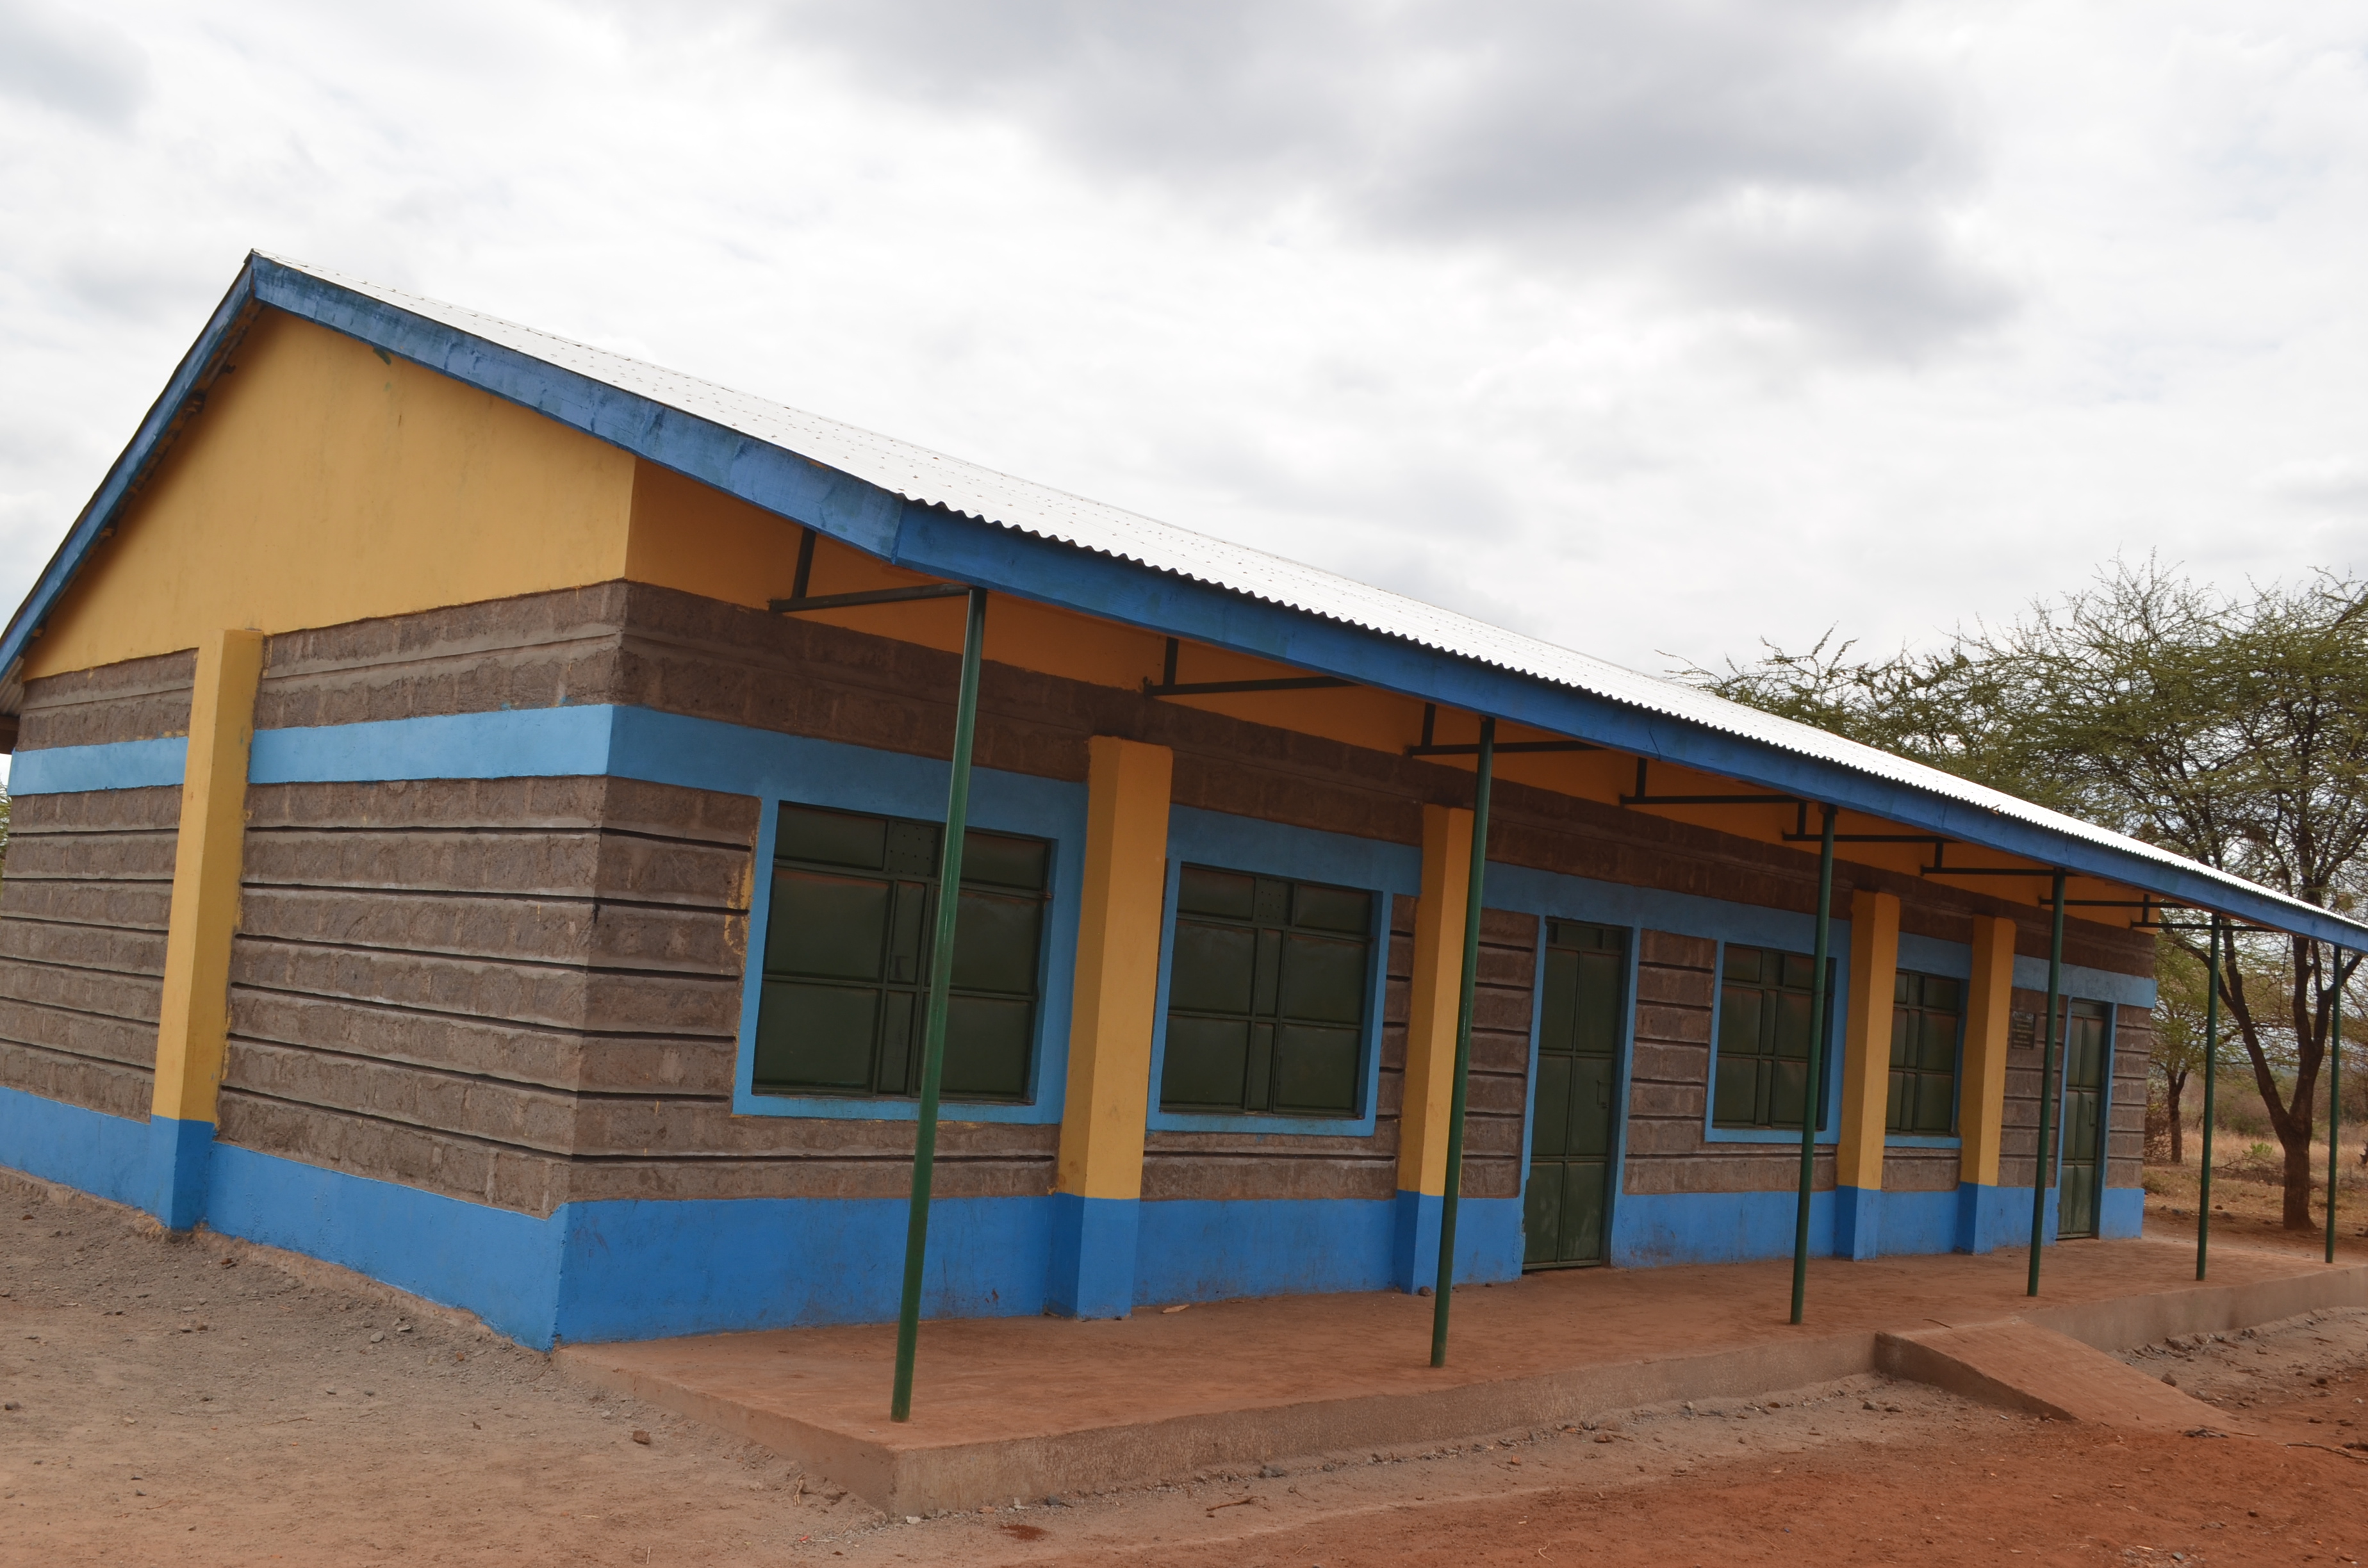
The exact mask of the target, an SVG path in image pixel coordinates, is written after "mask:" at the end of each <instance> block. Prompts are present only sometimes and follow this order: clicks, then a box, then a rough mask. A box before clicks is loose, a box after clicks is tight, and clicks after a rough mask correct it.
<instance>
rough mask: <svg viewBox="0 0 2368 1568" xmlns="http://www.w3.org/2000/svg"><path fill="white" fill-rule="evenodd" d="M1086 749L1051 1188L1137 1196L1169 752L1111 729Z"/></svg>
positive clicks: (1163, 879) (1163, 878) (1162, 892)
mask: <svg viewBox="0 0 2368 1568" xmlns="http://www.w3.org/2000/svg"><path fill="white" fill-rule="evenodd" d="M1174 766H1175V754H1174V753H1172V752H1170V751H1169V750H1168V749H1167V747H1166V746H1155V745H1146V744H1143V743H1141V742H1139V741H1127V740H1120V739H1118V738H1117V737H1116V736H1112V735H1096V736H1094V737H1093V738H1092V739H1091V740H1090V741H1088V742H1087V786H1086V787H1087V804H1086V891H1085V899H1084V902H1083V904H1082V906H1081V909H1080V914H1079V920H1078V929H1077V983H1076V1005H1075V1007H1074V1009H1073V1010H1072V1013H1071V1016H1070V1026H1069V1085H1068V1097H1067V1099H1066V1100H1065V1101H1064V1107H1063V1110H1062V1115H1061V1158H1060V1165H1059V1167H1058V1171H1057V1174H1056V1176H1055V1178H1054V1185H1055V1189H1056V1190H1058V1191H1061V1192H1067V1193H1074V1194H1076V1195H1077V1196H1078V1197H1081V1198H1116V1199H1135V1198H1140V1197H1141V1196H1142V1194H1143V1138H1144V1121H1145V1119H1146V1118H1147V1116H1148V1113H1149V1107H1150V1093H1151V1032H1152V1025H1153V1023H1154V1021H1155V1015H1156V1009H1157V1006H1158V996H1159V925H1160V915H1161V912H1162V906H1163V904H1164V903H1165V902H1166V888H1167V803H1168V792H1169V787H1170V783H1171V781H1172V776H1173V772H1174Z"/></svg>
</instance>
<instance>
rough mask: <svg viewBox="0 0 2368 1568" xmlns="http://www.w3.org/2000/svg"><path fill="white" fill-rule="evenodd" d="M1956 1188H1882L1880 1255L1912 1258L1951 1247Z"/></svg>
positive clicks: (1944, 1250)
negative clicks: (1905, 1190)
mask: <svg viewBox="0 0 2368 1568" xmlns="http://www.w3.org/2000/svg"><path fill="white" fill-rule="evenodd" d="M1957 1190H1958V1189H1957V1188H1955V1187H1950V1188H1948V1189H1946V1190H1943V1191H1941V1192H1894V1191H1889V1190H1886V1191H1884V1193H1883V1195H1882V1197H1883V1221H1882V1225H1881V1233H1882V1247H1881V1254H1882V1256H1884V1257H1916V1256H1929V1255H1930V1254H1932V1253H1939V1252H1948V1251H1950V1250H1952V1248H1953V1247H1954V1246H1955V1244H1956V1238H1957V1201H1958V1200H1957ZM1837 1223H1839V1221H1837Z"/></svg>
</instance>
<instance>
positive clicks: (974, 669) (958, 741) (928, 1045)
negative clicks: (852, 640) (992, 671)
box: [888, 588, 986, 1421]
mask: <svg viewBox="0 0 2368 1568" xmlns="http://www.w3.org/2000/svg"><path fill="white" fill-rule="evenodd" d="M985 641H986V590H985V588H973V589H972V590H971V591H970V618H969V624H968V625H967V626H966V627H965V628H964V630H963V631H962V690H961V695H960V696H959V697H958V698H957V699H955V703H954V759H953V779H952V782H951V784H950V785H949V786H948V787H947V790H946V834H945V842H944V844H943V846H942V847H941V848H940V850H939V856H938V862H939V863H938V911H937V915H938V918H937V928H936V930H935V931H934V932H933V933H932V934H931V936H930V946H929V1000H928V1012H926V1013H925V1014H924V1015H923V1022H922V1026H921V1107H920V1119H919V1127H918V1131H917V1132H916V1136H915V1138H914V1142H913V1207H912V1212H911V1214H910V1216H909V1217H908V1218H907V1219H906V1221H905V1294H904V1298H903V1300H902V1301H900V1302H899V1303H898V1305H897V1308H896V1391H895V1392H894V1394H893V1395H892V1396H890V1399H889V1402H888V1419H890V1420H891V1421H909V1420H910V1419H912V1415H913V1354H914V1351H915V1349H916V1347H917V1346H918V1345H919V1344H920V1338H921V1263H922V1259H923V1258H924V1257H925V1256H927V1255H928V1247H929V1187H930V1185H931V1183H932V1182H933V1181H934V1180H935V1179H936V1176H937V1163H938V1088H939V1084H940V1083H941V1082H942V1080H943V1079H944V1077H945V1074H946V994H947V992H948V991H950V990H951V988H952V985H953V976H954V917H955V915H956V914H957V913H959V911H960V908H961V904H962V837H963V835H964V834H965V833H966V832H967V831H968V829H969V826H970V754H971V750H972V742H973V739H974V737H975V736H976V734H977V731H978V665H979V651H980V647H981V645H982V644H983V643H984V642H985Z"/></svg>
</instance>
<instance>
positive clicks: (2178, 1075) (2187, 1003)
mask: <svg viewBox="0 0 2368 1568" xmlns="http://www.w3.org/2000/svg"><path fill="white" fill-rule="evenodd" d="M2206 996H2207V982H2206V979H2205V976H2204V972H2203V965H2202V964H2200V963H2197V962H2196V961H2195V958H2194V955H2193V954H2192V953H2190V952H2189V951H2188V950H2187V949H2185V948H2182V947H2180V945H2179V944H2177V943H2176V942H2173V941H2170V940H2169V939H2167V938H2166V939H2165V940H2163V941H2160V942H2158V943H2157V944H2156V948H2155V959H2154V998H2155V999H2154V1060H2153V1063H2152V1065H2153V1068H2154V1071H2155V1072H2156V1073H2157V1074H2160V1075H2161V1077H2162V1088H2163V1096H2162V1097H2163V1104H2164V1107H2165V1108H2167V1109H2168V1110H2169V1112H2170V1163H2171V1164H2172V1165H2185V1164H2186V1163H2187V1110H2186V1104H2185V1101H2186V1096H2187V1085H2188V1083H2189V1081H2190V1080H2191V1079H2192V1078H2193V1077H2194V1075H2195V1074H2198V1073H2200V1072H2202V1071H2203V1029H2204V1010H2205V1001H2206Z"/></svg>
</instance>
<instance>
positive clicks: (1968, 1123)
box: [1957, 915, 2014, 1187]
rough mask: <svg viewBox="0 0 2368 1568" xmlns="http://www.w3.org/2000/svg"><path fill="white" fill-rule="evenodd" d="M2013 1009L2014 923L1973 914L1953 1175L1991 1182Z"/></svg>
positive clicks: (1983, 1184)
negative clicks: (1957, 1162) (1971, 967)
mask: <svg viewBox="0 0 2368 1568" xmlns="http://www.w3.org/2000/svg"><path fill="white" fill-rule="evenodd" d="M2013 1008H2014V922H2013V921H2011V920H2009V919H2008V918H2007V917H2006V916H2004V915H1975V916H1974V978H1973V979H1972V981H1971V982H1970V983H1967V985H1966V987H1965V1056H1964V1071H1963V1072H1962V1073H1961V1074H1959V1076H1958V1080H1957V1131H1958V1135H1959V1136H1960V1137H1961V1138H1962V1139H1963V1140H1964V1149H1963V1151H1962V1153H1961V1155H1960V1158H1961V1160H1962V1161H1963V1163H1962V1164H1961V1165H1959V1166H1958V1172H1957V1179H1958V1180H1960V1181H1964V1182H1971V1183H1975V1184H1976V1185H1978V1186H1981V1187H1996V1186H1997V1185H1998V1133H1999V1127H2000V1125H2001V1124H2002V1123H2003V1122H2004V1120H2005V1119H2006V1048H2007V1040H2008V1035H2009V1028H2011V1026H2012V1014H2013Z"/></svg>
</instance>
